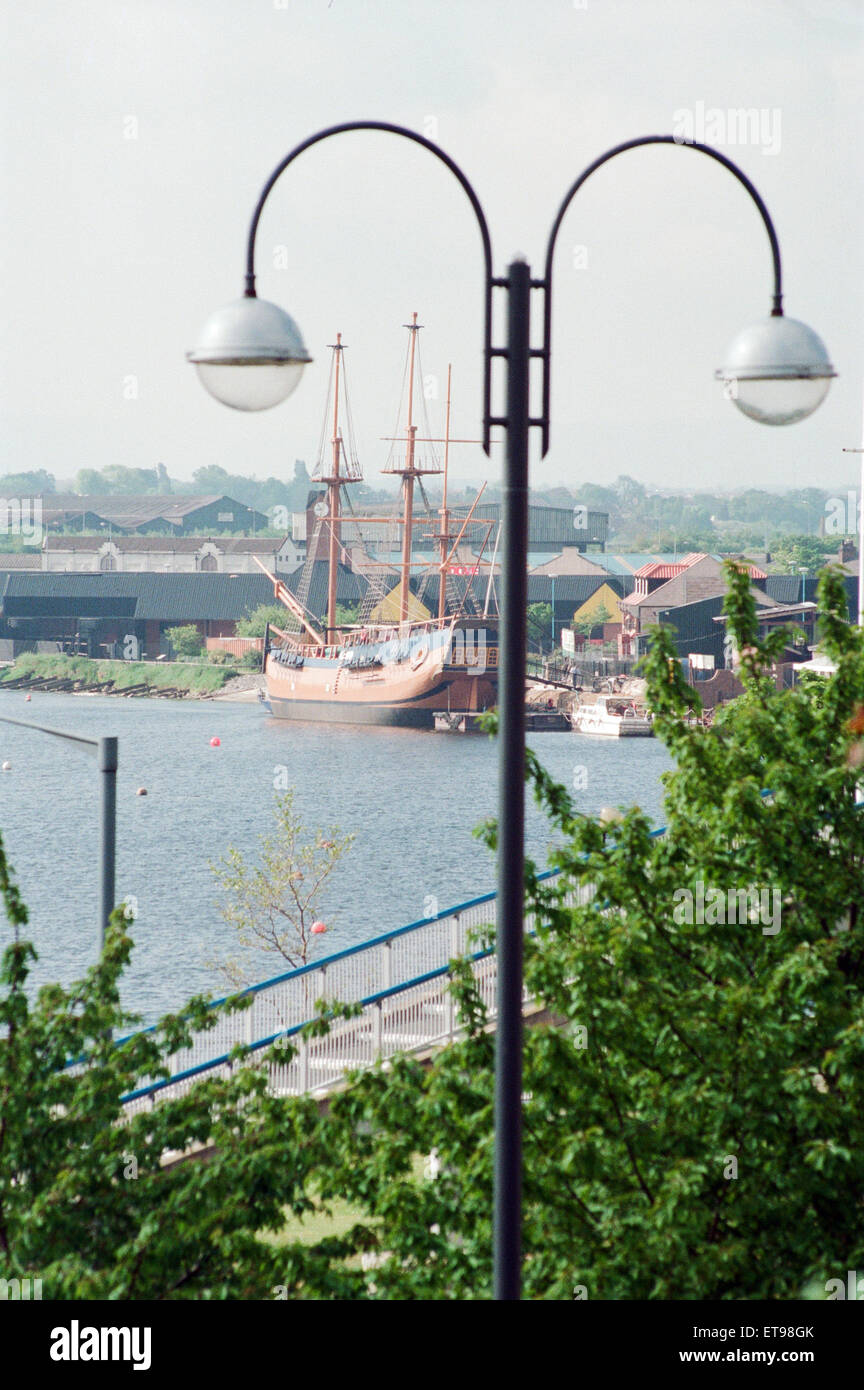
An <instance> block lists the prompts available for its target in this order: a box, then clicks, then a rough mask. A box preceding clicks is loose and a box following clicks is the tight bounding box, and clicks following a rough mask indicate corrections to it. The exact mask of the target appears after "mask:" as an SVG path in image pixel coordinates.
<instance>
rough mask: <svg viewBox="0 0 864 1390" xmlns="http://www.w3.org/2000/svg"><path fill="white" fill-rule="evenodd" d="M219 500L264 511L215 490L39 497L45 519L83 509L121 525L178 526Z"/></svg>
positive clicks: (244, 508) (256, 513)
mask: <svg viewBox="0 0 864 1390" xmlns="http://www.w3.org/2000/svg"><path fill="white" fill-rule="evenodd" d="M218 502H224V503H226V505H229V506H231V507H235V508H239V509H240V510H241V511H243V512H252V513H254V515H255V516H258V517H262V518H263V515H264V514H263V512H256V511H255V509H254V508H253V507H247V505H246V503H245V502H238V501H237V499H236V498H234V497H226V496H224V495H223V494H221V493H218V492H208V493H205V494H203V495H201V496H198V497H194V496H184V495H182V494H181V495H180V496H176V497H175V496H172V495H168V494H162V495H153V496H148V495H145V496H136V495H133V494H126V493H122V492H118V493H112V494H109V495H108V496H102V495H95V494H93V495H86V494H82V495H81V496H78V494H77V493H74V492H55V493H46V494H45V496H44V497H43V499H42V511H43V515H44V517H45V518H46V519H49V518H52V517H53V516H54V515H55V514H56V513H61V514H64V515H65V514H68V513H72V514H73V515H75V514H77V515H78V516H80V515H81V514H82V512H87V513H90V514H92V515H94V516H98V517H104V518H105V520H106V521H110V522H111V523H112V524H113V525H115V526H120V527H136V526H146V525H147V524H148V523H151V522H156V521H167V522H168V524H169V525H174V526H179V525H182V523H183V522H184V520H185V519H186V517H188V516H190V515H192V514H194V513H195V512H197V511H202V510H204V509H205V508H207V507H212V506H214V505H215V504H216V503H218Z"/></svg>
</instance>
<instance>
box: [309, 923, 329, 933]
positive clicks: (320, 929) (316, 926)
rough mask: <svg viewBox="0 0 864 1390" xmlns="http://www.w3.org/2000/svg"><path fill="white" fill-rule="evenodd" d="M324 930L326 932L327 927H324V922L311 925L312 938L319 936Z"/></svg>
mask: <svg viewBox="0 0 864 1390" xmlns="http://www.w3.org/2000/svg"><path fill="white" fill-rule="evenodd" d="M326 930H327V926H326V924H325V923H324V922H313V923H312V935H313V936H320V935H321V933H322V932H325V931H326Z"/></svg>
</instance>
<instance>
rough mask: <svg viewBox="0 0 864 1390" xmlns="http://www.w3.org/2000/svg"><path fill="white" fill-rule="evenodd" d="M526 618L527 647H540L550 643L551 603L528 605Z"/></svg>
mask: <svg viewBox="0 0 864 1390" xmlns="http://www.w3.org/2000/svg"><path fill="white" fill-rule="evenodd" d="M527 618H528V642H529V645H531V646H535V647H537V646H539V647H542V645H543V643H544V642H545V643H549V642H551V641H552V605H551V603H529V604H528V613H527Z"/></svg>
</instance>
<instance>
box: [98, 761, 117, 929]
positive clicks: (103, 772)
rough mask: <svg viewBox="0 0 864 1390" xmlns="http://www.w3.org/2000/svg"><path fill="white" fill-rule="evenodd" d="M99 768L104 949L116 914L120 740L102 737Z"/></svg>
mask: <svg viewBox="0 0 864 1390" xmlns="http://www.w3.org/2000/svg"><path fill="white" fill-rule="evenodd" d="M96 758H97V765H98V768H99V864H100V875H99V927H100V932H101V946H102V947H103V948H104V946H105V933H106V931H107V930H108V920H109V918H110V916H111V913H112V912H113V911H114V905H115V899H114V893H115V874H116V859H117V739H116V738H112V737H108V738H100V739H99V741H98V744H97V747H96Z"/></svg>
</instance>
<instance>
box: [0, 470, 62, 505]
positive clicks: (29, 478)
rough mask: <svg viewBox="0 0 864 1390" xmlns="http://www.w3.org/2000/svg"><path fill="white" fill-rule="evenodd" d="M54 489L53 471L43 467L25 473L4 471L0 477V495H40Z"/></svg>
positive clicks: (55, 486)
mask: <svg viewBox="0 0 864 1390" xmlns="http://www.w3.org/2000/svg"><path fill="white" fill-rule="evenodd" d="M56 491H57V484H56V482H55V480H54V475H53V473H48V472H46V470H45V469H44V468H35V469H33V470H31V471H30V472H26V473H4V474H3V476H2V478H0V497H7V498H8V497H41V496H43V495H44V494H45V493H51V492H56Z"/></svg>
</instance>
